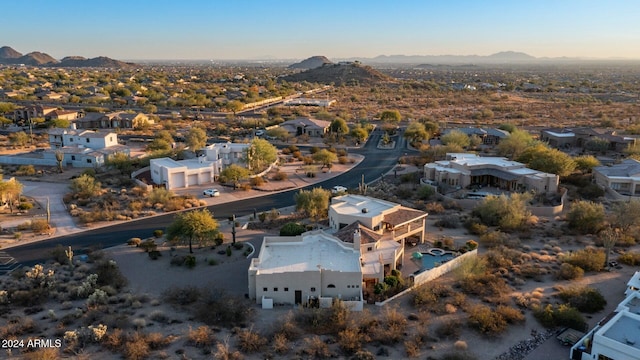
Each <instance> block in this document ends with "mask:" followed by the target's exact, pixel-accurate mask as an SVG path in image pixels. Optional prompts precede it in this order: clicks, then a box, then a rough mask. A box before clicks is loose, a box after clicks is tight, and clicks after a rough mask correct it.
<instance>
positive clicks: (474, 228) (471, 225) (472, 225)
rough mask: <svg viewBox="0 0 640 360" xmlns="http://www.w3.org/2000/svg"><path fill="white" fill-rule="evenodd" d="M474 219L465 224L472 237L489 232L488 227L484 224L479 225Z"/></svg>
mask: <svg viewBox="0 0 640 360" xmlns="http://www.w3.org/2000/svg"><path fill="white" fill-rule="evenodd" d="M476 220H477V219H476V218H471V219H470V220H468V221H467V222H466V223H465V227H466V228H467V229H468V230H469V232H470V233H472V234H473V235H484V234H486V233H487V232H489V227H488V226H487V225H485V224H481V223H479V222H477V221H476Z"/></svg>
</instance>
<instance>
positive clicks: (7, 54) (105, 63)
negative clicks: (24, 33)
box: [0, 46, 136, 68]
mask: <svg viewBox="0 0 640 360" xmlns="http://www.w3.org/2000/svg"><path fill="white" fill-rule="evenodd" d="M0 64H24V65H29V66H60V67H104V68H127V67H133V66H136V64H133V63H126V62H123V61H119V60H114V59H111V58H108V57H104V56H99V57H96V58H92V59H87V58H84V57H82V56H67V57H65V58H63V59H62V61H58V60H56V59H54V58H53V57H51V56H50V55H49V54H45V53H42V52H39V51H34V52H30V53H28V54H26V55H22V54H20V53H19V52H17V51H15V50H14V49H12V48H11V47H9V46H3V47H0Z"/></svg>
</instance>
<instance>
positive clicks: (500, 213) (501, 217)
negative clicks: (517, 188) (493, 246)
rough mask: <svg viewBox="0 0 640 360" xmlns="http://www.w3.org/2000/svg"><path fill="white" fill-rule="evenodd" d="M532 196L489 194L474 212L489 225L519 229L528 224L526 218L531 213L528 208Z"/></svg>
mask: <svg viewBox="0 0 640 360" xmlns="http://www.w3.org/2000/svg"><path fill="white" fill-rule="evenodd" d="M530 196H531V195H529V194H512V195H511V196H509V197H507V196H505V195H500V196H488V197H486V198H485V199H484V200H482V202H481V203H480V204H478V206H476V207H475V209H473V211H472V214H473V216H474V217H477V218H478V219H480V221H482V223H483V224H485V225H487V226H499V227H500V229H501V230H504V231H513V230H518V229H521V228H522V227H523V226H525V225H526V220H527V219H528V218H529V216H530V215H531V214H530V212H529V211H528V210H527V208H526V206H527V203H528V201H529V200H530Z"/></svg>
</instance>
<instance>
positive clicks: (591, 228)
mask: <svg viewBox="0 0 640 360" xmlns="http://www.w3.org/2000/svg"><path fill="white" fill-rule="evenodd" d="M604 218H605V212H604V205H602V204H601V203H595V202H591V201H575V202H573V203H572V204H571V208H570V209H569V212H568V213H567V223H568V225H569V228H571V229H575V230H576V231H578V232H580V233H582V234H595V233H597V232H598V231H599V230H600V229H601V228H602V226H603V224H604ZM585 270H586V269H585Z"/></svg>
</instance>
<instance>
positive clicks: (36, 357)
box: [23, 347, 60, 360]
mask: <svg viewBox="0 0 640 360" xmlns="http://www.w3.org/2000/svg"><path fill="white" fill-rule="evenodd" d="M57 359H60V350H58V348H55V347H49V348H40V349H37V350H35V351H31V352H28V353H26V354H24V357H23V360H57Z"/></svg>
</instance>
